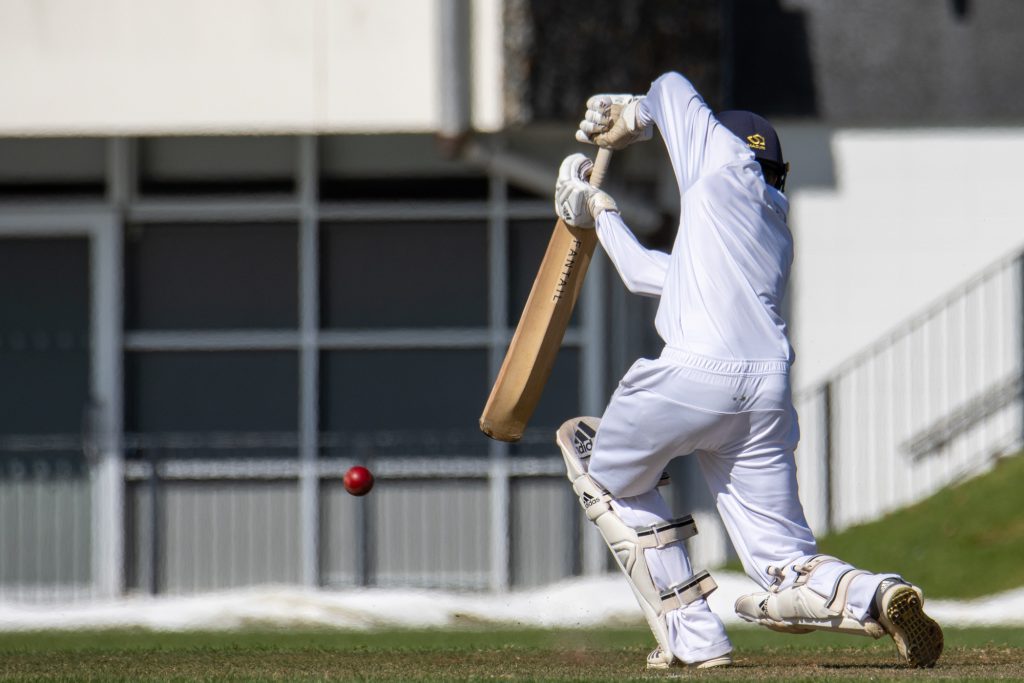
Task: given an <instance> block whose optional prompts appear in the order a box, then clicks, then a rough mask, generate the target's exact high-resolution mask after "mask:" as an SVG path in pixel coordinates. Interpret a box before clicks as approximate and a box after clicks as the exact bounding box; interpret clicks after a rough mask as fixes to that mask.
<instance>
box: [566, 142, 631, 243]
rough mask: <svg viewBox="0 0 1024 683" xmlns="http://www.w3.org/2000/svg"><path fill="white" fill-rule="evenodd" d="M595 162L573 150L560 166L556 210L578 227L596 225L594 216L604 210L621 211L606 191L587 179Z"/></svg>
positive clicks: (567, 221)
mask: <svg viewBox="0 0 1024 683" xmlns="http://www.w3.org/2000/svg"><path fill="white" fill-rule="evenodd" d="M593 168H594V162H592V161H591V160H590V159H588V158H587V157H586V156H585V155H583V154H579V153H577V154H570V155H569V156H567V157H566V158H565V159H564V160H563V161H562V164H561V166H559V168H558V181H557V182H556V183H555V213H556V214H557V215H558V216H559V218H561V219H562V220H564V221H565V222H566V223H568V224H569V225H572V226H574V227H577V228H592V227H594V218H595V216H597V215H599V214H600V213H601V212H602V211H609V210H611V211H618V207H617V206H616V205H615V200H613V199H612V198H611V197H610V196H608V195H607V194H606V193H604V192H601V191H600V190H598V189H597V188H596V187H594V186H593V185H591V184H590V183H588V182H587V179H588V178H589V177H590V173H591V171H592V170H593Z"/></svg>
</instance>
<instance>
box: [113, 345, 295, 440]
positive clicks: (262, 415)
mask: <svg viewBox="0 0 1024 683" xmlns="http://www.w3.org/2000/svg"><path fill="white" fill-rule="evenodd" d="M297 403H298V356H297V355H296V354H294V353H289V352H284V351H280V352H279V351H266V352H264V351H258V352H257V351H245V352H206V353H187V352H181V353H178V352H175V353H162V352H161V353H154V352H143V353H129V354H127V356H126V358H125V411H126V415H125V423H126V428H127V430H128V431H131V432H135V433H139V434H143V435H145V434H154V433H156V434H167V433H171V432H173V433H187V434H193V435H197V438H193V439H190V440H188V443H187V444H185V445H180V446H175V445H173V444H172V445H171V446H169V448H179V447H180V448H181V449H182V451H181V452H176V453H174V455H176V456H179V457H185V456H204V457H219V456H225V455H249V456H253V457H265V456H269V455H282V456H292V455H294V453H295V448H294V444H291V443H288V442H286V443H284V444H282V443H281V442H280V441H279V440H278V439H268V440H267V441H266V442H263V441H261V440H260V439H259V438H252V439H246V438H242V437H241V436H239V437H238V438H228V437H225V436H224V433H229V436H230V433H234V434H236V435H237V434H239V433H248V434H252V433H262V434H268V433H271V432H288V433H293V432H295V430H296V429H297V425H298V408H297ZM213 432H216V433H218V434H220V437H218V439H212V438H211V439H209V440H204V438H202V437H204V435H205V436H209V435H210V434H211V433H213ZM172 441H173V440H172Z"/></svg>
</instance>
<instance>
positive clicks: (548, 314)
mask: <svg viewBox="0 0 1024 683" xmlns="http://www.w3.org/2000/svg"><path fill="white" fill-rule="evenodd" d="M596 244H597V235H596V233H595V232H594V230H590V229H585V228H583V229H581V228H573V227H571V226H569V225H566V224H565V223H564V222H563V221H561V220H559V221H558V223H557V224H556V225H555V230H554V233H553V234H552V235H551V241H550V242H549V243H548V248H547V251H546V252H545V253H544V260H543V261H542V262H541V266H540V270H539V271H538V273H537V277H536V279H535V280H534V281H533V287H532V288H531V290H530V296H529V298H527V300H526V306H525V307H524V308H523V315H522V317H521V318H520V319H519V325H518V327H516V332H515V335H514V336H513V337H512V343H511V344H510V345H509V347H508V351H507V352H506V353H505V360H504V362H503V363H502V365H501V370H500V371H499V372H498V377H497V379H495V381H494V387H493V388H492V389H491V395H490V397H489V398H488V399H487V404H486V405H485V406H484V412H483V414H482V415H481V416H480V430H481V431H482V432H483V433H484V434H486V435H487V436H489V437H491V438H492V439H498V440H499V441H518V440H519V439H521V438H522V436H523V431H524V430H525V429H526V423H527V422H528V421H529V419H530V417H531V416H532V415H533V411H534V409H535V408H536V407H537V403H538V401H540V396H541V393H542V392H543V390H544V385H545V384H546V383H547V381H548V377H550V376H551V369H552V368H553V367H554V365H555V357H556V356H557V355H558V349H559V347H560V346H561V344H562V338H563V337H564V336H565V330H566V328H567V327H568V326H569V318H571V317H572V311H573V308H574V306H575V304H576V300H577V299H578V298H579V293H580V290H581V289H582V287H583V276H584V275H585V274H586V272H587V267H588V266H589V265H590V259H591V257H592V256H593V254H594V248H595V246H596Z"/></svg>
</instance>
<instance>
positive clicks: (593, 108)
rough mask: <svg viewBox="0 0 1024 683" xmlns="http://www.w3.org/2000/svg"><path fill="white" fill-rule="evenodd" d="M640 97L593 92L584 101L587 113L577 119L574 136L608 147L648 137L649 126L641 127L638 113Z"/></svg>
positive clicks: (617, 147)
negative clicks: (581, 118) (577, 123)
mask: <svg viewBox="0 0 1024 683" xmlns="http://www.w3.org/2000/svg"><path fill="white" fill-rule="evenodd" d="M643 99H644V96H643V95H594V96H593V97H591V98H590V99H589V100H587V113H586V114H585V115H584V118H583V120H582V121H580V127H579V130H577V131H576V139H577V140H578V141H580V142H587V143H590V144H595V145H598V146H600V147H607V148H608V149H623V148H625V147H628V146H629V145H631V144H633V143H634V142H637V141H640V140H650V139H651V135H652V134H653V132H654V131H653V128H652V126H651V125H650V124H648V125H646V126H641V125H640V122H639V120H638V116H637V109H638V108H639V106H640V101H641V100H643Z"/></svg>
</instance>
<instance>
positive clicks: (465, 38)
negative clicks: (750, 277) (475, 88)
mask: <svg viewBox="0 0 1024 683" xmlns="http://www.w3.org/2000/svg"><path fill="white" fill-rule="evenodd" d="M438 15H439V20H440V31H439V32H438V35H439V37H440V46H439V48H440V49H439V50H438V54H439V55H440V60H441V69H440V74H439V75H440V82H439V83H438V89H439V91H440V92H439V93H438V96H439V100H440V104H441V120H440V129H439V131H438V133H439V134H440V136H441V138H442V139H448V140H459V139H460V138H462V137H463V136H464V135H465V134H466V132H467V131H468V130H469V129H470V126H471V118H472V115H471V111H472V93H471V89H470V66H471V61H472V49H471V45H470V2H469V0H441V2H440V3H439V4H438Z"/></svg>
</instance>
